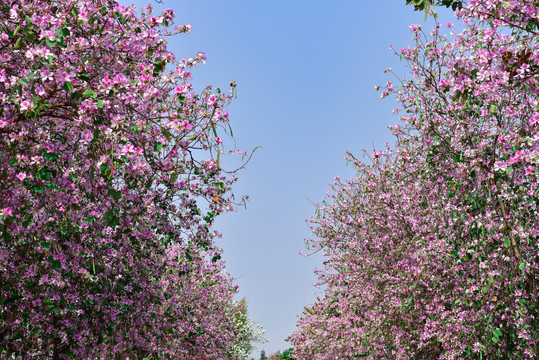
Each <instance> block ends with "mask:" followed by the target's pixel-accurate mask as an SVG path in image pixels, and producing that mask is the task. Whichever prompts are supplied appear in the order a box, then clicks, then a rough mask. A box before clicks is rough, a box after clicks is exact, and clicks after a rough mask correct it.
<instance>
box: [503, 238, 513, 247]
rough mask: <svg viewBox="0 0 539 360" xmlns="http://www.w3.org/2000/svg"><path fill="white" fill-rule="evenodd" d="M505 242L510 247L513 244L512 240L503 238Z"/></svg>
mask: <svg viewBox="0 0 539 360" xmlns="http://www.w3.org/2000/svg"><path fill="white" fill-rule="evenodd" d="M503 244H504V245H505V246H506V247H509V246H511V241H509V239H504V240H503Z"/></svg>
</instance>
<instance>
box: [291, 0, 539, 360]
mask: <svg viewBox="0 0 539 360" xmlns="http://www.w3.org/2000/svg"><path fill="white" fill-rule="evenodd" d="M414 3H416V2H414ZM463 3H464V4H463V5H464V6H463V8H462V10H457V12H456V13H457V15H458V17H459V18H460V19H461V20H462V21H463V23H464V26H465V28H464V30H463V31H462V32H461V33H459V34H455V33H454V32H452V30H451V29H452V26H453V25H452V24H451V23H448V24H447V25H446V26H447V27H448V28H449V29H448V30H447V32H449V34H444V33H443V30H442V26H441V24H436V26H435V27H434V29H433V30H431V31H428V32H427V31H424V30H423V28H422V26H421V25H412V26H410V30H411V32H412V36H413V39H414V40H415V46H414V47H410V48H403V49H401V50H398V51H395V54H396V55H397V56H399V57H400V58H401V59H402V60H403V61H405V62H406V63H407V64H408V67H409V69H410V71H411V76H410V77H409V78H408V77H407V78H402V79H399V82H400V84H398V86H397V85H394V84H393V83H392V82H387V84H386V85H385V86H383V87H380V88H382V90H383V91H382V94H381V97H382V98H385V97H388V96H390V95H392V94H395V95H396V97H397V100H398V101H399V103H400V108H399V109H398V110H397V111H398V113H399V114H402V115H401V117H400V119H401V122H400V123H399V124H397V125H396V126H393V127H392V128H391V130H392V132H393V134H394V136H395V139H396V145H395V146H394V147H389V146H388V147H387V148H386V149H383V150H382V151H380V150H379V151H375V152H374V153H372V154H371V155H370V156H369V160H370V163H364V162H361V161H359V160H358V159H357V158H356V157H354V156H353V155H350V157H349V159H350V161H352V162H353V163H354V164H355V166H356V169H357V175H356V177H355V178H353V179H350V180H348V181H341V180H339V179H337V180H336V181H335V183H334V185H333V187H332V189H333V192H332V193H331V194H330V195H329V197H328V198H327V200H326V201H325V202H324V203H322V204H321V205H320V206H319V207H318V209H317V213H316V216H315V217H313V218H312V220H311V222H312V229H313V232H314V234H315V236H316V238H315V239H314V240H312V241H311V245H312V247H314V248H315V250H317V251H322V252H323V253H324V255H325V257H326V261H325V268H324V269H322V270H320V271H319V273H318V275H319V285H320V286H321V287H322V288H323V289H324V292H325V296H324V297H323V298H322V299H321V300H319V301H317V302H316V303H314V304H313V305H312V306H309V307H306V308H305V311H304V313H303V314H302V316H301V319H300V320H299V322H298V328H297V330H296V331H295V332H294V333H293V335H292V337H291V343H292V344H293V345H294V353H295V356H296V357H297V358H298V359H336V358H339V359H356V358H401V359H461V358H469V359H472V358H474V359H476V358H487V359H490V358H493V359H494V358H495V359H533V358H536V357H537V354H538V346H539V344H538V339H539V333H538V329H539V323H538V320H537V319H538V317H539V313H538V305H539V304H538V296H539V294H538V291H537V289H538V284H539V271H538V270H539V268H538V266H539V265H538V264H539V252H538V250H537V236H538V235H539V230H538V229H539V223H538V216H537V206H538V204H539V202H538V195H539V193H538V190H537V183H538V173H539V172H538V169H537V163H538V159H539V136H538V134H539V132H538V131H539V42H538V38H537V35H538V33H539V8H538V7H537V5H536V2H534V1H520V0H513V1H486V0H474V1H467V2H463Z"/></svg>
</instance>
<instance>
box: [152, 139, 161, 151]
mask: <svg viewBox="0 0 539 360" xmlns="http://www.w3.org/2000/svg"><path fill="white" fill-rule="evenodd" d="M153 148H154V150H155V151H157V152H160V151H161V150H163V144H161V143H160V142H158V141H156V142H155V143H154V144H153Z"/></svg>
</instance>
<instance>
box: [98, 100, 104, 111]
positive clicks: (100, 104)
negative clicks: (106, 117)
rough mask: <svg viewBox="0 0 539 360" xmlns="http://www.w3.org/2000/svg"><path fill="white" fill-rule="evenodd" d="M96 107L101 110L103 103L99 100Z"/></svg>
mask: <svg viewBox="0 0 539 360" xmlns="http://www.w3.org/2000/svg"><path fill="white" fill-rule="evenodd" d="M96 106H97V107H98V108H100V109H101V108H102V107H103V101H101V100H97V102H96Z"/></svg>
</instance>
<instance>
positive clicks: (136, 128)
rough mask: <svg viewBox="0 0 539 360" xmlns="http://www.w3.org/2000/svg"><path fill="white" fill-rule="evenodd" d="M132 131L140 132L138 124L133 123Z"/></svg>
mask: <svg viewBox="0 0 539 360" xmlns="http://www.w3.org/2000/svg"><path fill="white" fill-rule="evenodd" d="M131 131H132V132H135V133H136V132H138V126H137V125H136V124H133V125H131Z"/></svg>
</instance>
